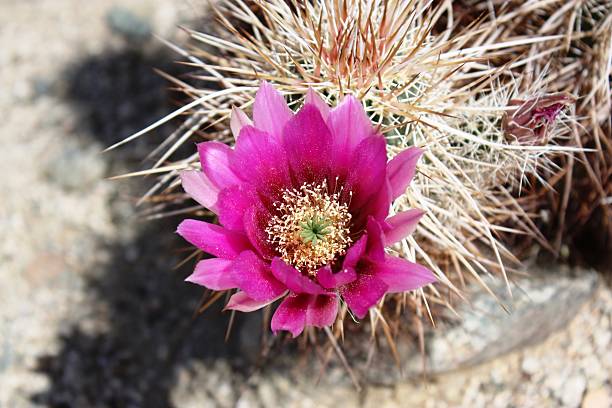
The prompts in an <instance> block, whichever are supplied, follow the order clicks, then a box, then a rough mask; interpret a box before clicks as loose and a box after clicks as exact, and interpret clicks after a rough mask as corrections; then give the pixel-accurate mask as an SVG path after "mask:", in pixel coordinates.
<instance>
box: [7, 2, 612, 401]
mask: <svg viewBox="0 0 612 408" xmlns="http://www.w3.org/2000/svg"><path fill="white" fill-rule="evenodd" d="M119 3H120V4H121V7H120V8H119V9H118V8H117V5H118V4H119ZM202 9H203V7H200V6H199V2H198V1H191V2H190V1H187V0H175V1H170V0H157V1H156V0H141V1H136V0H129V1H125V0H124V1H121V2H113V1H106V0H96V1H91V2H83V1H80V0H28V1H17V0H5V1H3V2H1V3H0V111H1V112H2V119H3V120H2V121H1V122H0V146H2V150H1V151H2V160H0V174H2V177H1V178H0V191H2V196H1V200H0V229H1V230H2V239H1V240H0V281H1V282H2V284H1V285H0V408H4V407H30V406H51V407H167V406H176V407H202V406H211V407H213V406H214V407H216V406H221V407H231V406H240V407H257V406H265V407H276V406H295V407H302V406H304V407H305V406H313V407H315V406H316V407H320V406H333V405H336V406H337V405H338V404H341V406H368V407H369V406H371V407H374V406H376V407H378V408H380V407H382V406H432V407H434V406H440V407H443V406H466V407H479V406H482V407H485V406H486V407H489V406H497V407H510V406H516V407H529V406H533V407H547V406H551V407H553V406H567V407H578V406H584V407H589V408H594V407H606V406H612V388H611V383H610V381H611V379H610V373H611V372H612V351H611V350H612V347H611V344H612V340H611V337H612V334H611V333H612V330H611V327H612V326H611V325H612V321H611V320H612V294H611V291H610V289H609V287H607V286H606V285H604V284H599V285H598V286H597V287H598V288H597V289H596V290H594V291H593V292H592V293H591V292H589V296H588V299H586V301H585V302H584V304H581V305H580V307H579V308H578V312H577V314H576V317H575V318H573V319H571V322H570V323H568V324H566V325H565V326H564V327H562V328H561V329H560V330H558V331H556V332H555V333H554V334H552V335H551V336H550V337H548V338H547V339H546V340H545V341H544V342H542V343H539V344H537V345H530V346H529V347H518V348H516V349H515V350H514V351H513V352H511V353H509V354H505V355H504V356H502V357H498V358H495V359H493V360H491V361H487V362H485V363H483V364H479V365H477V366H476V367H471V368H462V369H458V370H453V371H451V372H448V373H446V374H442V375H439V376H437V377H435V378H433V379H432V380H430V381H422V380H420V379H418V378H417V379H413V380H401V381H396V380H394V382H393V383H392V384H387V385H384V386H383V385H374V383H366V384H365V387H364V390H363V391H361V392H357V391H356V390H355V389H354V388H353V387H352V386H351V385H350V382H349V381H348V379H347V376H346V373H345V372H344V371H343V370H342V369H341V368H339V367H338V365H337V364H335V365H332V366H331V367H330V368H329V369H328V370H327V371H326V374H325V375H324V377H323V379H322V380H321V381H320V383H319V384H316V378H317V375H314V376H309V375H304V374H303V373H304V372H306V371H302V364H303V361H304V357H300V356H297V355H293V354H291V355H289V356H288V357H287V356H285V357H284V360H283V361H289V364H285V365H279V364H268V363H264V364H263V365H262V364H261V361H259V360H258V358H257V355H258V351H259V349H260V344H259V342H258V341H257V340H254V339H256V338H257V337H258V336H257V335H254V334H253V333H255V334H256V333H258V330H259V321H258V318H257V317H255V316H253V317H247V318H245V317H241V318H239V319H238V322H237V325H236V330H235V334H234V335H233V336H232V337H231V338H230V340H229V341H228V342H224V339H223V337H224V333H225V327H226V325H227V316H226V315H222V314H220V313H218V312H217V311H211V312H210V313H208V314H206V315H205V316H204V317H200V318H198V319H195V320H194V319H192V314H193V311H194V310H195V308H196V307H197V305H198V302H199V299H200V295H201V291H200V290H199V289H198V288H195V287H193V286H191V285H188V284H186V283H184V282H183V281H182V279H183V278H184V276H185V274H186V273H188V272H189V271H188V268H183V269H179V270H174V269H173V266H174V265H176V264H177V262H178V261H179V260H180V259H181V256H182V254H181V253H180V252H179V251H178V249H179V248H181V243H180V240H178V239H177V238H176V237H175V235H174V234H173V231H174V228H175V225H176V222H177V220H168V221H164V222H154V223H144V222H141V221H139V220H138V219H137V217H136V216H135V211H134V208H133V202H134V198H135V197H137V196H138V194H139V193H140V192H141V191H142V187H143V185H142V183H138V182H136V183H133V182H111V181H108V180H105V177H107V176H109V175H112V174H118V173H121V172H123V171H125V170H126V169H131V170H134V169H135V168H138V166H140V165H141V163H140V160H141V159H142V158H143V157H144V155H145V153H146V152H148V151H149V149H150V147H151V146H152V145H154V144H155V143H156V142H158V141H159V140H161V138H162V137H163V135H164V134H165V133H164V132H166V131H167V130H168V129H162V130H160V132H158V133H153V134H151V135H149V136H147V140H144V141H142V142H140V143H135V144H133V145H132V146H129V147H128V148H126V149H123V150H121V151H119V152H117V153H113V154H100V152H101V150H102V149H103V148H104V147H105V146H108V145H109V144H111V143H113V142H116V141H118V140H120V139H121V138H122V137H125V136H127V135H129V134H130V133H131V132H133V131H135V130H138V129H140V128H141V127H143V126H145V125H147V124H148V123H150V122H152V121H153V120H155V119H156V118H158V117H160V116H161V115H163V114H164V113H165V112H168V111H169V110H170V109H171V104H170V102H169V101H171V100H172V99H171V95H169V93H168V92H167V91H166V84H165V83H164V81H163V80H162V79H161V78H159V77H158V76H156V75H155V74H154V73H153V72H152V68H153V67H158V68H163V69H168V70H170V71H173V70H175V71H174V72H179V71H178V68H176V67H173V65H172V63H171V62H172V60H173V58H175V57H174V56H172V55H171V54H170V53H169V52H167V51H166V50H164V49H163V47H162V46H161V45H160V44H158V43H156V42H155V41H154V40H152V39H150V38H148V37H147V36H146V31H147V29H148V28H151V29H152V30H153V31H154V32H156V33H158V34H161V35H162V36H165V37H167V38H172V39H174V40H176V41H183V40H184V39H183V38H181V37H180V33H179V31H178V30H176V28H175V24H176V23H177V22H179V21H182V22H184V21H194V20H197V19H196V18H195V17H197V16H198V15H199V13H201V10H202ZM126 11H127V12H128V15H129V16H132V15H133V16H136V17H137V18H138V19H137V20H135V21H132V20H128V23H125V21H124V22H123V23H122V21H123V20H122V18H125V17H126ZM109 16H110V20H111V24H109ZM142 23H144V26H141V24H142ZM122 24H123V25H124V26H126V24H127V28H126V27H121V25H122ZM117 25H119V27H118V26H117ZM111 26H114V28H112V27H111ZM143 30H144V31H143ZM143 33H144V34H143ZM128 34H129V35H131V36H132V37H130V38H128V39H126V38H125V37H126V35H128ZM556 272H557V271H556V270H552V271H550V273H556ZM578 279H580V277H578ZM544 289H545V290H546V288H544ZM545 290H544V292H545ZM540 292H542V291H540ZM550 301H551V302H554V299H551V300H550ZM558 306H559V307H560V308H562V307H563V304H559V305H558ZM469 321H472V322H474V321H476V323H473V324H478V322H479V321H483V320H482V319H476V320H474V319H472V320H469V319H466V322H469ZM468 332H469V330H468ZM495 341H497V340H495V339H493V340H492V342H495ZM484 344H485V346H487V347H489V344H492V343H484ZM306 359H308V358H306ZM266 361H270V358H268V360H266ZM388 370H389V372H391V371H392V370H395V368H394V367H393V366H389V369H388ZM390 377H392V376H390Z"/></svg>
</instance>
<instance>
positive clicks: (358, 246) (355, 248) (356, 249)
mask: <svg viewBox="0 0 612 408" xmlns="http://www.w3.org/2000/svg"><path fill="white" fill-rule="evenodd" d="M367 243H368V234H367V233H366V234H363V235H362V236H361V238H359V239H358V240H357V242H355V243H354V244H353V245H352V246H351V247H350V248H349V249H348V251H346V255H345V256H344V261H343V262H342V268H343V269H346V268H355V267H356V266H357V263H358V262H359V260H360V259H361V258H362V257H363V254H364V253H365V250H366V246H367Z"/></svg>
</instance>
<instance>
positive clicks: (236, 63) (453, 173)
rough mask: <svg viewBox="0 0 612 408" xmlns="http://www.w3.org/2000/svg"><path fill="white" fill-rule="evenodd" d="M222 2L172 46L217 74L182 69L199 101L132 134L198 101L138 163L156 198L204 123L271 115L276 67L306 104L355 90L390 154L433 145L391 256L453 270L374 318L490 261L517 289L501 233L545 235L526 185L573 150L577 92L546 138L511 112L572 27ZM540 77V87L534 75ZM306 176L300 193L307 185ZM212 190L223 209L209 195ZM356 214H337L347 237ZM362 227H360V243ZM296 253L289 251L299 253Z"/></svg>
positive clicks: (413, 4) (220, 136)
mask: <svg viewBox="0 0 612 408" xmlns="http://www.w3.org/2000/svg"><path fill="white" fill-rule="evenodd" d="M215 7H216V8H215V12H216V15H217V17H218V20H219V24H218V25H217V26H216V27H217V29H218V31H217V32H216V33H201V32H197V31H190V30H188V33H189V34H190V36H191V38H192V41H193V44H192V46H191V47H190V48H189V50H186V49H182V48H180V47H179V46H176V45H171V46H172V47H173V48H174V49H175V50H177V51H178V52H179V53H181V54H182V55H183V56H184V57H185V58H187V59H188V60H189V61H190V63H191V65H192V66H193V67H194V70H196V71H195V72H194V77H195V78H197V79H200V80H203V82H204V83H207V84H212V85H211V86H210V87H204V88H202V89H197V88H195V87H192V86H190V85H187V84H185V83H184V82H182V81H179V80H175V83H176V84H177V86H179V87H180V88H182V90H183V91H184V93H185V94H186V95H187V96H188V97H189V98H191V101H190V102H189V103H187V104H186V105H185V106H183V107H181V108H179V109H178V110H177V111H176V112H174V113H173V114H171V115H169V116H168V117H166V118H164V119H161V120H160V121H158V122H157V123H155V124H153V125H151V126H149V127H148V128H147V129H144V130H143V131H141V132H138V133H137V134H135V135H133V136H131V137H129V138H127V139H126V140H125V141H124V142H122V143H125V142H126V141H129V140H132V139H134V138H136V137H140V136H142V135H143V134H144V133H146V132H147V131H148V130H150V129H152V128H154V127H156V126H158V125H160V124H161V123H164V122H166V121H168V120H170V119H172V118H175V117H178V116H179V115H182V114H187V115H186V119H185V121H184V123H183V124H182V125H181V126H180V127H179V129H177V131H176V132H175V133H174V134H172V135H170V136H169V138H168V139H167V140H165V141H164V142H163V144H162V146H160V149H157V150H156V152H155V154H156V155H157V158H158V160H157V161H156V163H155V164H154V166H153V169H151V170H149V171H145V172H139V173H135V174H148V173H156V174H161V176H160V178H159V180H158V182H157V183H156V184H155V185H154V186H153V187H152V188H151V190H150V191H149V192H148V193H147V195H146V196H145V197H144V198H143V200H142V201H146V200H148V199H151V198H152V197H154V196H156V195H169V194H170V193H174V192H176V191H180V190H179V183H180V181H179V179H178V173H179V172H180V171H184V170H186V169H191V170H192V171H197V170H199V169H200V168H201V167H200V163H199V160H198V156H197V155H196V154H194V155H192V156H190V157H187V158H179V157H175V156H176V151H177V149H178V147H179V146H181V145H182V144H184V143H186V142H187V141H190V140H199V139H198V137H196V136H195V135H196V134H197V133H198V131H202V132H204V133H203V136H204V138H205V139H207V140H216V141H218V142H222V143H227V144H230V145H231V144H233V143H234V141H233V139H232V137H231V134H232V131H233V133H234V134H236V133H237V131H238V129H240V128H241V127H242V126H243V125H244V123H248V114H245V113H243V111H246V112H247V113H248V112H250V111H251V110H253V109H254V110H255V112H254V114H255V116H257V111H256V110H257V109H258V108H257V106H255V107H253V105H252V104H253V100H255V98H254V95H255V93H256V91H257V89H258V88H259V84H260V83H261V81H262V80H265V81H268V82H270V83H271V84H273V85H274V86H275V87H276V88H277V89H278V90H279V91H280V92H281V93H282V94H283V96H284V97H285V98H287V99H288V100H289V107H290V108H291V109H293V110H294V111H297V110H298V109H299V108H300V107H301V106H302V105H303V104H304V101H305V102H306V106H308V102H309V99H308V98H309V97H308V96H307V95H308V90H309V89H312V90H313V91H314V92H316V93H317V94H319V95H320V96H321V97H322V100H320V102H317V104H318V105H320V106H324V105H328V104H329V105H332V106H334V105H337V104H338V103H340V101H343V100H346V98H347V96H348V95H351V96H352V97H354V98H355V100H359V101H360V102H359V103H360V105H362V106H363V107H364V109H365V115H367V118H368V120H369V121H371V122H372V123H373V124H374V126H375V127H376V129H377V131H378V132H380V133H381V134H382V135H384V140H385V141H386V145H387V146H386V154H387V156H388V159H390V160H391V161H393V160H394V158H396V157H401V156H403V155H404V154H405V152H406V151H407V149H410V148H413V147H417V148H419V149H422V151H423V157H422V159H421V161H420V164H419V166H418V169H417V172H416V174H415V176H414V179H413V181H412V184H411V186H410V188H408V189H405V188H404V189H402V190H401V191H398V192H397V193H398V197H397V199H396V200H395V201H394V202H393V204H392V205H391V207H390V211H391V215H393V214H398V215H401V214H403V213H404V212H405V211H407V210H409V209H410V208H419V209H421V210H422V211H423V216H422V218H421V221H420V223H419V224H418V226H416V229H415V231H414V234H413V235H412V236H411V237H408V238H403V237H402V239H400V240H398V241H397V242H396V243H395V245H393V246H391V247H390V248H388V249H387V256H392V257H397V258H398V259H405V260H409V261H411V262H414V261H418V262H419V263H421V264H423V265H425V266H426V267H427V268H428V269H430V270H431V271H433V272H434V273H435V275H436V276H437V277H438V280H439V283H437V284H436V285H429V286H427V287H426V288H423V289H419V290H418V291H416V292H409V293H408V292H403V291H400V293H398V294H395V295H389V296H385V297H384V298H383V299H384V300H389V299H393V300H395V301H397V302H398V304H399V305H400V306H403V307H396V308H395V309H393V310H385V309H384V301H383V302H375V303H376V304H375V305H374V304H372V305H373V306H374V307H373V308H371V309H369V310H370V317H371V319H372V322H373V323H374V324H375V323H376V322H377V321H379V319H383V316H384V318H392V317H394V316H395V315H396V314H398V313H402V311H403V310H406V309H410V310H413V311H416V313H417V315H418V316H424V315H425V314H426V313H427V314H429V317H430V318H432V319H433V318H434V315H433V312H432V308H431V307H430V305H431V304H435V305H446V306H451V307H452V305H451V294H455V295H456V296H455V298H456V297H457V296H459V297H462V294H461V286H462V285H464V284H465V282H466V280H470V278H471V280H474V281H477V282H480V283H481V284H482V285H485V284H484V282H483V281H482V280H481V278H480V275H481V274H484V273H487V274H488V273H491V272H493V273H497V274H499V276H501V277H503V279H505V280H506V282H507V283H508V290H510V284H509V278H508V274H509V273H510V271H511V269H512V268H509V265H510V266H512V265H515V263H516V262H517V258H516V256H515V255H514V254H513V253H512V252H511V251H510V250H509V249H508V248H506V246H505V245H504V243H503V242H502V241H501V240H500V236H501V234H528V235H530V236H533V237H536V238H537V239H541V236H540V235H539V233H538V232H537V230H536V229H535V227H534V224H533V220H532V214H530V213H528V212H526V211H524V210H523V209H522V208H521V206H520V205H519V204H518V202H517V200H516V199H515V198H514V195H513V194H516V192H517V191H519V190H520V189H521V187H522V184H523V182H524V180H525V179H526V177H527V176H529V175H534V176H535V177H536V178H539V177H540V175H541V174H547V173H548V172H553V171H554V168H553V167H551V166H550V164H551V161H550V159H551V157H553V156H555V155H559V154H568V152H571V151H572V148H571V147H559V146H557V145H556V141H557V140H559V138H560V137H561V136H563V134H564V132H566V126H563V124H564V123H567V122H568V121H569V120H571V119H570V118H569V117H568V116H567V115H566V114H565V110H564V109H562V108H565V104H566V103H565V102H563V104H562V105H559V106H556V105H555V109H554V111H555V112H554V115H553V114H552V113H551V114H550V115H549V114H548V111H546V112H544V114H545V116H546V121H547V122H546V138H545V141H544V139H542V138H539V139H538V141H539V142H540V143H521V142H520V140H517V138H516V137H508V136H507V133H512V129H513V127H512V126H515V125H516V124H517V123H518V126H523V127H525V123H523V122H520V123H519V122H517V120H518V118H515V119H516V120H514V121H513V122H508V121H507V119H505V118H507V117H508V116H507V115H508V114H509V112H510V115H512V112H513V109H516V106H515V105H516V104H515V103H514V102H512V101H513V100H516V99H521V100H531V98H533V97H534V95H535V92H534V93H533V94H531V93H529V92H526V90H525V89H526V88H524V87H521V81H520V80H517V76H518V75H517V72H518V70H520V68H521V67H522V66H524V65H525V64H528V63H530V61H533V59H534V58H538V57H539V56H540V55H539V54H536V55H531V54H530V53H529V52H528V51H529V50H531V49H535V47H536V46H541V47H546V46H547V44H550V43H555V44H556V42H555V41H557V40H558V37H556V36H554V35H548V34H542V35H515V36H513V37H512V38H508V39H503V40H500V39H499V38H498V36H497V34H496V29H497V27H498V24H499V22H498V21H499V20H501V21H502V22H504V21H507V20H506V17H507V18H508V19H509V18H510V17H509V16H506V15H502V16H498V19H496V20H494V21H493V20H491V21H489V20H487V19H478V20H474V21H472V23H471V24H469V25H466V26H465V27H464V28H460V25H459V24H457V21H455V17H456V14H455V13H456V12H457V11H456V10H454V9H453V7H452V2H442V3H440V5H438V6H433V5H432V4H431V2H427V1H420V0H373V1H364V0H344V1H340V0H332V1H325V0H314V1H310V2H287V1H285V0H266V1H264V0H254V1H248V0H227V1H224V2H222V3H220V4H218V5H217V6H215ZM515 55H520V56H519V57H515ZM527 89H535V88H534V87H533V84H532V86H531V87H527ZM540 91H542V90H540ZM568 98H569V97H568ZM568 100H569V99H568ZM547 106H548V105H547ZM302 109H305V108H302ZM232 111H233V112H234V114H233V116H232V119H231V121H230V116H231V115H232ZM287 112H289V113H287ZM289 114H290V111H289V109H287V110H282V111H280V112H276V113H274V117H271V118H270V121H271V122H270V123H277V124H282V123H283V118H284V116H286V115H289ZM553 116H554V118H553ZM520 119H521V120H522V119H523V116H521V118H520ZM540 119H541V118H540ZM540 119H538V120H540ZM553 119H554V120H553ZM504 123H506V124H505V126H504ZM526 123H527V122H526ZM279 126H280V125H279ZM527 126H531V125H527ZM277 130H278V131H279V132H282V130H280V129H277ZM273 133H274V132H273ZM113 147H116V146H113ZM291 159H292V158H290V160H291ZM168 162H170V164H167V163H168ZM352 165H353V166H366V168H363V169H359V171H363V172H367V171H369V170H370V169H368V168H367V164H366V163H365V162H363V163H360V162H355V163H353V164H352ZM402 171H406V172H408V171H409V169H406V170H402ZM194 177H195V176H194ZM327 181H328V182H329V180H327ZM294 187H295V186H294ZM189 188H190V187H189V186H188V187H187V190H188V192H189ZM297 188H298V190H295V191H294V190H290V192H288V193H287V194H294V195H296V197H298V196H299V197H302V195H303V194H302V193H300V190H299V186H297ZM309 188H311V189H312V188H314V189H316V188H317V186H310V187H309ZM328 189H329V186H328ZM317 191H318V190H317ZM326 191H330V190H326ZM192 196H194V197H195V198H196V199H197V195H194V194H192ZM173 197H174V196H173ZM299 197H298V198H295V199H294V201H295V203H297V202H298V201H299V199H300V198H299ZM288 201H290V202H291V203H293V202H294V201H291V200H288ZM200 203H201V204H203V205H204V206H205V207H208V208H211V209H213V210H214V208H212V207H210V206H209V205H208V204H209V203H208V202H203V201H200ZM295 203H294V204H295ZM287 205H292V204H287ZM296 205H297V204H296ZM387 210H389V209H387ZM338 212H339V214H340V212H342V209H341V208H338ZM362 221H363V220H362ZM304 222H306V224H305V225H306V226H305V227H303V228H302V231H303V236H302V239H303V240H304V241H308V242H310V243H311V244H315V245H316V244H318V243H319V240H320V239H321V238H322V237H323V236H324V235H325V231H328V230H327V228H328V225H327V224H326V223H325V222H327V221H325V222H323V221H321V220H319V219H316V218H310V219H308V220H306V221H304ZM309 222H310V224H308V223H309ZM273 224H274V223H273ZM342 225H344V224H342ZM342 225H340V224H338V225H337V226H336V227H337V228H339V230H338V231H339V232H338V233H337V235H338V236H342V233H341V231H342V228H344V227H342ZM336 227H335V228H336ZM275 228H277V229H278V228H281V229H282V228H284V227H283V226H282V225H281V224H278V223H277V224H274V225H268V230H265V231H264V232H265V233H268V234H270V233H271V234H272V235H274V234H275V233H276V232H278V231H277V230H275ZM347 228H348V227H347ZM270 231H272V232H270ZM279 231H280V230H279ZM278 236H279V237H281V238H278V239H277V242H275V244H276V245H283V243H282V242H281V239H284V238H282V236H284V235H282V234H279V235H278ZM357 240H358V237H356V236H355V237H354V240H353V238H351V244H353V243H355V242H357ZM283 242H284V241H283ZM342 242H344V241H342ZM342 242H340V243H339V244H338V245H339V246H340V247H342V248H344V247H345V246H348V245H349V243H347V242H348V241H347V242H344V243H342ZM394 242H395V241H394ZM285 255H286V256H285V258H286V259H283V260H284V261H285V262H286V261H287V260H288V259H290V258H291V256H294V255H295V254H294V253H292V254H290V255H289V254H285ZM302 255H303V254H302ZM302 255H300V256H299V257H300V262H301V263H300V265H299V266H304V265H306V266H307V265H310V264H311V263H312V262H314V263H315V264H316V265H317V266H320V263H319V262H318V261H316V259H319V258H316V257H315V258H316V259H315V258H313V260H309V259H306V260H304V259H302V258H303V257H302ZM295 256H297V255H295ZM317 256H318V255H317ZM282 257H283V255H282V254H281V259H282ZM443 286H445V287H446V288H447V289H448V290H442V287H443ZM230 287H231V288H234V287H239V285H232V286H230ZM230 287H228V289H229V288H230ZM415 288H416V286H415ZM404 289H413V288H408V286H406V287H404ZM238 293H241V292H238ZM234 296H236V295H234ZM372 305H370V306H372ZM349 307H350V304H349ZM360 314H361V313H360ZM343 315H344V314H342V316H343ZM342 316H341V317H342ZM338 321H341V318H340V319H339V320H338ZM326 322H327V320H326ZM300 331H301V330H300ZM296 332H297V331H296Z"/></svg>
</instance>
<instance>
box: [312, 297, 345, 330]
mask: <svg viewBox="0 0 612 408" xmlns="http://www.w3.org/2000/svg"><path fill="white" fill-rule="evenodd" d="M337 314H338V296H337V295H336V294H335V293H334V294H331V295H318V296H312V299H311V302H310V304H309V305H308V309H307V310H306V326H314V327H326V326H331V325H332V324H333V323H334V321H335V320H336V315H337Z"/></svg>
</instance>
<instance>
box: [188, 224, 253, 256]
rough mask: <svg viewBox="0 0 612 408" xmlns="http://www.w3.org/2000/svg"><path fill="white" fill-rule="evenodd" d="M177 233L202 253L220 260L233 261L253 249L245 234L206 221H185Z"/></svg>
mask: <svg viewBox="0 0 612 408" xmlns="http://www.w3.org/2000/svg"><path fill="white" fill-rule="evenodd" d="M177 232H178V233H179V235H180V236H181V237H183V238H185V239H186V240H187V241H189V242H190V243H191V244H193V245H195V246H196V247H198V248H200V249H201V250H202V251H204V252H207V253H209V254H211V255H214V256H218V257H219V258H225V259H233V258H235V257H236V256H238V255H239V254H240V253H241V252H242V251H244V250H246V249H249V248H250V247H251V246H250V245H249V241H248V240H247V239H246V237H245V236H244V234H241V233H238V232H234V231H230V230H228V229H225V228H223V227H220V226H218V225H215V224H209V223H207V222H204V221H197V220H184V221H183V222H181V223H180V224H179V226H178V228H177Z"/></svg>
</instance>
